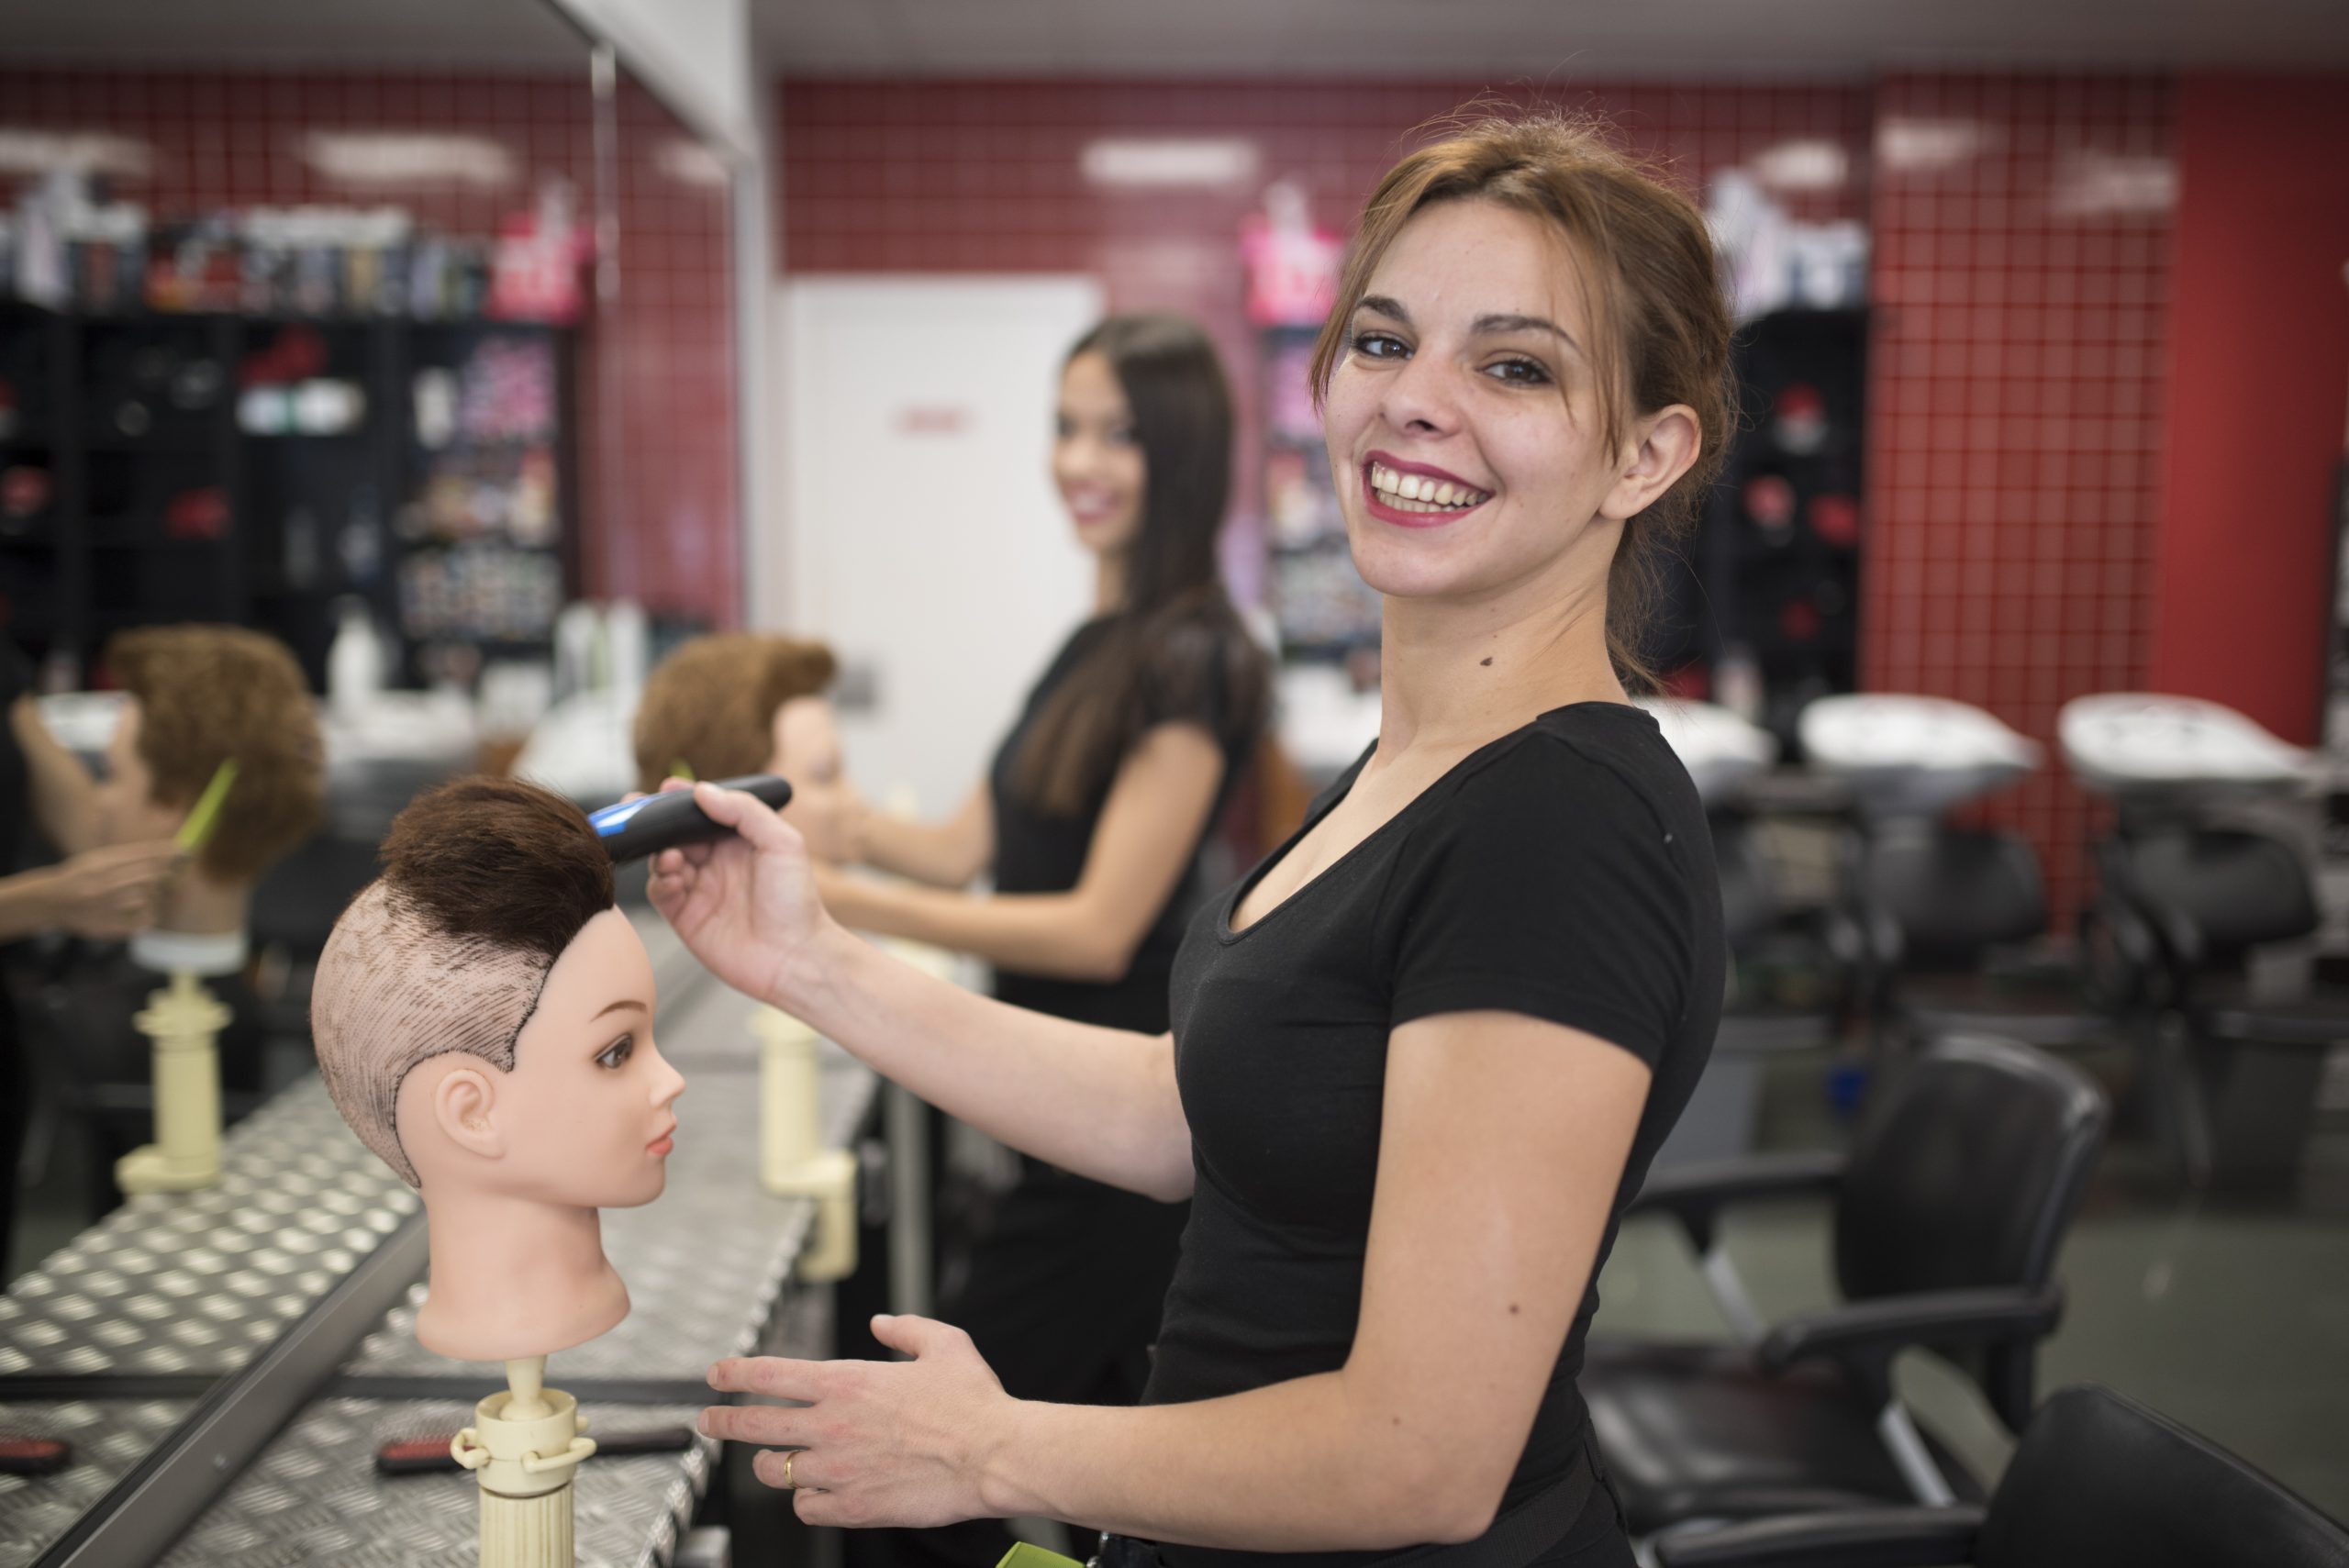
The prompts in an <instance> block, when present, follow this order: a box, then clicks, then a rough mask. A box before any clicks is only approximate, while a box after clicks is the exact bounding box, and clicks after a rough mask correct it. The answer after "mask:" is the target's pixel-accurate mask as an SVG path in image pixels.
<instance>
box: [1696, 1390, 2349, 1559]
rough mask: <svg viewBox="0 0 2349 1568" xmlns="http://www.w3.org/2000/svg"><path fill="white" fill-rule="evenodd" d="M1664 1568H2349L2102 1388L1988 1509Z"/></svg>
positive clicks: (1786, 1534) (1815, 1524)
mask: <svg viewBox="0 0 2349 1568" xmlns="http://www.w3.org/2000/svg"><path fill="white" fill-rule="evenodd" d="M1655 1558H1656V1561H1657V1562H1658V1563H1660V1564H1662V1568H1954V1565H1957V1564H1965V1565H1968V1568H2349V1530H2344V1529H2342V1527H2341V1526H2340V1525H2339V1524H2338V1523H2337V1522H2335V1521H2334V1520H2332V1519H2331V1518H2326V1517H2325V1516H2324V1515H2323V1514H2321V1513H2320V1512H2318V1511H2317V1510H2316V1509H2315V1508H2314V1507H2310V1505H2309V1504H2308V1503H2306V1502H2304V1501H2303V1500H2301V1499H2300V1498H2299V1496H2296V1495H2295V1494H2293V1493H2292V1492H2290V1491H2288V1490H2287V1489H2286V1488H2285V1487H2283V1486H2282V1485H2278V1484H2277V1482H2275V1481H2274V1480H2271V1479H2270V1478H2269V1477H2267V1476H2266V1475H2263V1474H2262V1473H2259V1472H2258V1471H2256V1470H2254V1469H2253V1468H2252V1467H2251V1466H2250V1465H2248V1464H2245V1463H2244V1462H2243V1461H2242V1460H2239V1459H2237V1458H2236V1457H2235V1456H2234V1455H2232V1454H2231V1453H2229V1452H2228V1451H2226V1450H2224V1449H2222V1448H2221V1447H2219V1446H2218V1445H2217V1444H2215V1443H2212V1442H2210V1441H2209V1440H2207V1439H2204V1438H2200V1437H2197V1436H2196V1435H2195V1434H2194V1433H2192V1432H2190V1431H2188V1430H2187V1429H2185V1428H2184V1427H2181V1426H2179V1425H2178V1424H2177V1423H2176V1422H2175V1421H2172V1420H2170V1419H2168V1418H2165V1417H2163V1416H2158V1415H2155V1414H2154V1412H2153V1411H2151V1410H2148V1409H2146V1408H2145V1407H2143V1406H2142V1405H2138V1404H2135V1403H2133V1402H2132V1401H2131V1400H2127V1399H2123V1398H2122V1397H2121V1396H2119V1395H2117V1394H2114V1393H2112V1392H2111V1391H2110V1390H2108V1389H2103V1388H2097V1387H2093V1386H2082V1387H2077V1388H2066V1389H2065V1390H2063V1391H2062V1392H2061V1393H2058V1394H2056V1395H2054V1396H2051V1397H2050V1398H2049V1399H2048V1401H2047V1403H2046V1404H2045V1405H2044V1406H2043V1407H2041V1409H2040V1411H2039V1414H2038V1415H2036V1416H2034V1417H2032V1422H2031V1427H2030V1429H2028V1430H2027V1431H2025V1432H2024V1433H2023V1437H2022V1443H2021V1446H2020V1447H2019V1448H2017V1449H2016V1450H2015V1456H2014V1459H2013V1461H2012V1462H2010V1463H2009V1465H2008V1466H2007V1473H2006V1475H2005V1476H2004V1477H2003V1478H2002V1479H2001V1480H2000V1481H1999V1483H1998V1491H1997V1493H1996V1494H1995V1495H1994V1496H1992V1497H1991V1499H1990V1506H1989V1507H1987V1509H1985V1508H1976V1507H1949V1508H1892V1509H1867V1510H1862V1511H1858V1512H1852V1513H1838V1514H1813V1515H1797V1516H1793V1517H1790V1518H1775V1519H1764V1520H1757V1521H1755V1522H1753V1523H1751V1524H1743V1525H1736V1526H1732V1527H1731V1528H1729V1529H1720V1530H1712V1531H1708V1532H1706V1533H1703V1534H1696V1535H1687V1536H1680V1537H1675V1538H1668V1539H1665V1540H1659V1541H1657V1542H1656V1543H1655Z"/></svg>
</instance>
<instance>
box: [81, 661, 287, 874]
mask: <svg viewBox="0 0 2349 1568" xmlns="http://www.w3.org/2000/svg"><path fill="white" fill-rule="evenodd" d="M105 662H106V668H107V669H108V670H109V671H111V672H112V673H113V675H114V678H115V680H116V682H117V684H119V685H120V686H121V687H122V689H123V691H124V692H125V693H127V694H128V696H129V698H130V700H129V701H128V703H126V704H125V705H124V706H123V713H122V717H121V720H120V722H119V723H118V724H117V726H116V728H115V736H114V740H113V742H112V743H111V745H109V746H108V748H107V753H106V758H107V774H106V782H105V783H104V784H101V785H100V786H99V794H98V799H99V811H100V816H101V818H102V821H103V824H104V826H103V832H104V834H105V836H106V839H107V840H109V841H110V842H116V843H122V842H128V841H130V840H139V839H168V838H170V837H171V836H172V834H173V833H174V832H176V831H177V830H178V828H179V826H180V823H181V821H182V820H183V819H184V817H186V816H187V813H188V810H189V808H190V807H192V806H195V802H196V798H197V797H198V796H199V795H202V794H203V793H204V789H205V786H206V784H210V783H211V782H212V775H213V773H214V772H215V771H216V770H217V769H218V767H219V766H220V764H221V762H223V761H225V760H228V759H230V758H234V759H235V761H236V763H237V782H236V784H235V786H234V787H233V788H231V789H230V790H229V792H228V799H227V800H226V801H225V802H224V803H223V805H222V807H221V812H220V817H219V821H218V824H217V827H216V828H214V830H213V834H212V837H211V839H210V840H209V841H208V842H206V845H205V847H204V850H203V852H202V853H201V854H200V855H199V856H198V857H197V860H196V870H197V871H198V873H201V874H202V875H203V876H204V877H206V878H207V879H209V880H210V881H212V882H215V883H222V884H236V885H241V886H248V887H249V886H250V885H251V884H253V883H255V882H258V881H259V880H260V879H261V875H262V873H263V872H265V871H267V870H268V869H269V868H270V867H271V866H272V865H274V864H275V863H276V862H278V861H280V860H282V859H283V858H284V856H285V855H286V854H287V853H288V852H289V851H292V850H293V849H294V848H295V846H296V845H298V844H300V843H301V842H302V840H305V839H306V838H308V837H309V836H310V835H311V834H312V833H313V832H315V831H316V830H317V826H318V822H319V819H320V818H321V817H323V815H324V814H325V806H326V750H325V746H324V744H323V743H322V742H321V740H319V736H318V718H317V708H316V706H314V705H313V704H312V702H311V700H310V692H309V687H308V685H307V684H306V682H305V681H304V680H303V677H302V668H301V666H300V665H299V664H297V663H295V660H294V655H293V654H292V653H290V652H289V651H286V648H285V646H284V644H283V643H281V642H279V641H277V640H276V639H274V638H271V637H265V636H263V635H262V634H261V633H260V632H257V631H247V630H245V629H244V628H241V627H234V626H161V627H142V628H138V629H137V630H133V631H126V632H123V633H121V634H119V635H118V636H117V637H115V638H114V639H112V640H111V641H109V642H108V643H107V644H106V660H105Z"/></svg>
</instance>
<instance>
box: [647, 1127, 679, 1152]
mask: <svg viewBox="0 0 2349 1568" xmlns="http://www.w3.org/2000/svg"><path fill="white" fill-rule="evenodd" d="M676 1131H677V1124H676V1123H675V1122H674V1121H673V1122H671V1123H670V1124H669V1125H668V1126H667V1127H665V1128H663V1129H662V1130H661V1136H660V1137H658V1138H656V1139H654V1140H652V1141H651V1142H650V1143H648V1144H646V1145H645V1146H644V1151H645V1152H646V1153H647V1154H650V1155H651V1156H652V1157H653V1158H654V1159H656V1160H657V1159H660V1158H661V1157H662V1156H663V1155H666V1154H667V1153H668V1152H669V1151H671V1150H673V1149H674V1148H676V1146H677V1139H676Z"/></svg>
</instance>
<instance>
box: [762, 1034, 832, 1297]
mask: <svg viewBox="0 0 2349 1568" xmlns="http://www.w3.org/2000/svg"><path fill="white" fill-rule="evenodd" d="M751 1033H752V1034H754V1035H756V1036H757V1037H758V1040H759V1184H760V1185H761V1186H763V1187H764V1188H766V1190H767V1191H769V1192H771V1193H773V1194H774V1195H776V1196H777V1197H804V1198H813V1199H815V1200H816V1224H815V1229H814V1231H813V1233H812V1235H811V1237H810V1239H809V1243H808V1246H807V1250H806V1251H802V1252H801V1253H800V1254H799V1264H798V1271H797V1272H798V1275H799V1278H800V1280H801V1281H802V1282H803V1283H805V1284H828V1283H829V1282H830V1281H833V1280H839V1279H846V1278H847V1277H848V1276H849V1275H851V1274H852V1273H855V1272H856V1156H855V1155H853V1154H852V1153H850V1152H849V1151H847V1150H845V1149H827V1148H825V1147H824V1130H823V1127H824V1124H823V1117H822V1109H823V1105H822V1087H823V1076H824V1074H823V1061H822V1057H821V1055H820V1053H819V1052H820V1042H819V1041H818V1040H817V1038H816V1031H815V1030H814V1029H809V1028H808V1027H807V1025H806V1024H803V1023H801V1022H800V1021H799V1020H798V1019H797V1018H793V1017H792V1016H791V1015H790V1014H788V1013H785V1012H781V1011H778V1010H777V1009H775V1008H774V1007H762V1008H760V1009H759V1010H758V1011H757V1012H756V1013H755V1014H753V1015H752V1016H751Z"/></svg>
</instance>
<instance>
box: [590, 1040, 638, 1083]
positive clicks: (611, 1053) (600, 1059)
mask: <svg viewBox="0 0 2349 1568" xmlns="http://www.w3.org/2000/svg"><path fill="white" fill-rule="evenodd" d="M635 1051H636V1036H634V1035H632V1034H624V1035H622V1036H620V1038H619V1039H618V1040H614V1041H612V1043H611V1044H609V1045H607V1046H606V1047H604V1049H603V1050H602V1051H599V1052H597V1053H596V1066H598V1067H602V1068H607V1069H608V1070H610V1071H612V1072H615V1073H617V1072H618V1071H619V1070H620V1069H621V1068H623V1067H625V1066H627V1065H628V1059H629V1056H630V1055H632V1054H633V1053H634V1052H635Z"/></svg>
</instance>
